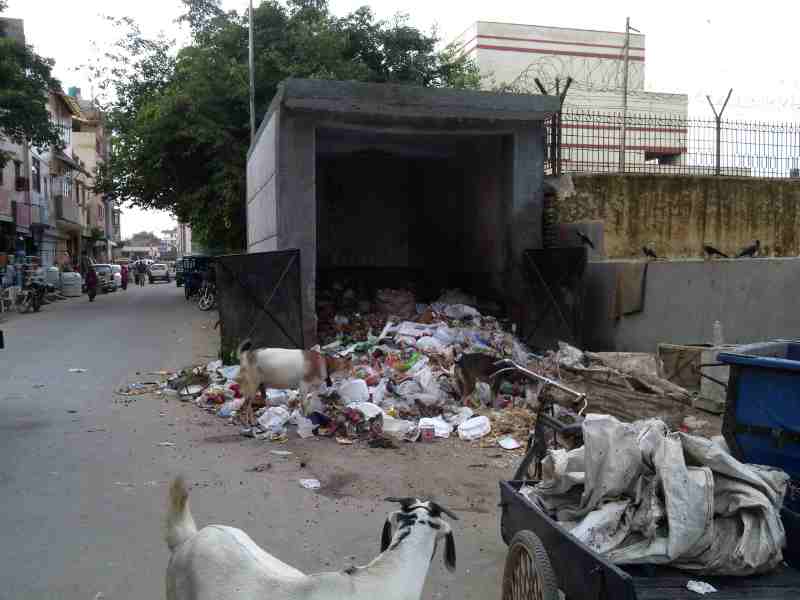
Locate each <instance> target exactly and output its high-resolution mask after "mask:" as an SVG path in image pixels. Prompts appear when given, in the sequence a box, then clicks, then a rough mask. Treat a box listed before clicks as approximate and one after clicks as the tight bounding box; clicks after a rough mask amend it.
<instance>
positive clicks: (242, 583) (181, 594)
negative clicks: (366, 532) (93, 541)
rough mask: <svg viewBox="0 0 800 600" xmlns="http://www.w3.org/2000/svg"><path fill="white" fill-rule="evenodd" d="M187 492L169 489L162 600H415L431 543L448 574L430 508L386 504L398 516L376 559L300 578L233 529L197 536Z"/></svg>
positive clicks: (451, 548)
mask: <svg viewBox="0 0 800 600" xmlns="http://www.w3.org/2000/svg"><path fill="white" fill-rule="evenodd" d="M188 497H189V496H188V491H187V489H186V485H185V483H184V482H183V480H182V479H181V478H178V479H176V480H175V481H173V483H172V486H171V488H170V503H169V510H168V513H167V531H166V539H167V545H168V546H169V549H170V551H171V552H172V556H171V558H170V561H169V566H168V567H167V600H219V599H220V598H227V599H229V600H236V599H238V598H241V599H243V600H244V599H247V600H250V599H261V598H263V599H264V600H375V599H376V598H380V599H381V600H419V598H421V596H422V588H423V586H424V584H425V577H426V576H427V573H428V568H429V566H430V564H431V561H432V560H433V556H434V555H435V553H436V547H437V546H438V543H439V541H441V540H444V543H445V549H444V562H445V565H446V566H447V568H448V569H449V570H450V571H453V570H455V566H456V548H455V542H454V540H453V532H452V530H451V529H450V525H449V524H448V523H447V521H445V520H444V519H443V518H442V515H443V514H445V515H447V516H449V517H451V518H453V519H457V517H456V516H455V515H454V514H453V513H451V512H450V511H448V510H447V509H445V508H443V507H441V506H439V505H438V504H436V503H435V502H426V501H422V500H418V499H416V498H387V500H389V501H394V502H399V503H400V507H401V509H400V510H398V511H395V512H393V513H391V514H390V515H389V517H388V518H387V520H386V524H385V525H384V527H383V534H382V536H381V553H380V554H379V555H378V556H377V557H376V558H375V559H374V560H372V562H370V563H369V564H367V565H365V566H363V567H351V568H348V569H345V570H344V571H337V572H324V573H316V574H313V575H306V574H304V573H302V572H301V571H298V570H297V569H295V568H294V567H291V566H289V565H287V564H286V563H284V562H282V561H280V560H279V559H277V558H275V557H274V556H272V555H271V554H269V553H267V552H265V551H264V550H262V549H261V548H260V547H259V546H258V545H257V544H256V543H255V542H254V541H253V540H252V539H250V537H249V536H248V535H247V534H246V533H244V532H243V531H241V530H240V529H236V528H233V527H225V526H222V525H207V526H206V527H204V528H203V529H201V530H199V531H198V530H197V527H196V526H195V523H194V519H193V518H192V515H191V513H190V511H189V505H188Z"/></svg>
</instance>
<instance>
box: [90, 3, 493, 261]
mask: <svg viewBox="0 0 800 600" xmlns="http://www.w3.org/2000/svg"><path fill="white" fill-rule="evenodd" d="M183 3H184V5H185V7H186V11H185V14H184V15H183V16H182V17H181V18H180V21H181V22H182V23H184V24H186V25H187V26H188V28H189V31H190V33H191V42H190V43H189V44H188V45H187V46H185V47H181V48H177V47H175V45H174V44H173V43H172V42H170V41H169V40H165V39H146V38H145V37H144V36H142V34H141V32H140V31H139V30H138V28H137V27H136V24H135V23H134V22H133V21H131V20H129V19H119V20H116V21H115V24H116V25H117V26H118V27H119V28H120V29H121V31H122V35H121V37H120V39H119V41H118V42H117V45H116V47H115V48H113V49H110V51H109V52H108V53H107V61H106V63H105V65H104V66H103V68H102V69H100V70H96V71H95V72H94V74H93V76H94V78H95V79H96V80H99V81H100V82H101V83H100V85H99V87H100V88H101V89H103V88H104V89H106V90H107V91H108V92H110V95H111V97H112V98H113V100H112V101H111V102H110V103H109V105H108V106H107V110H108V114H109V123H110V125H111V127H112V129H113V131H114V142H113V146H114V151H113V153H112V156H111V159H110V160H109V161H108V162H107V163H106V164H105V165H104V166H103V167H102V168H101V170H100V173H99V178H98V188H99V189H100V190H101V191H103V192H106V193H109V194H111V195H112V196H113V197H114V198H115V199H117V200H118V201H121V202H125V201H127V202H132V203H134V204H136V205H138V206H141V207H143V208H159V209H165V210H169V211H171V212H172V213H174V214H175V215H176V216H177V217H178V218H179V219H180V220H182V221H184V222H188V223H190V224H191V226H192V229H193V235H194V236H195V238H196V239H197V240H198V242H200V243H201V244H203V245H206V246H216V247H220V246H223V247H227V248H229V249H239V248H242V247H243V246H244V242H245V231H244V223H245V202H244V197H245V185H246V180H245V172H246V156H247V149H248V145H249V135H250V133H249V99H248V98H249V96H248V94H249V92H248V81H249V79H248V65H247V59H248V51H247V47H248V42H247V40H248V19H247V15H246V14H239V13H237V12H235V11H230V12H225V11H223V10H222V9H221V7H220V5H219V1H218V0H183ZM253 21H254V38H255V39H254V47H255V72H256V75H255V80H256V90H255V92H256V94H255V95H256V114H257V117H258V118H257V121H259V120H260V118H261V116H262V115H263V114H264V113H265V112H266V110H267V108H268V106H269V102H270V101H271V99H272V97H273V96H274V94H275V92H276V90H277V86H278V84H279V83H280V82H281V81H282V80H283V79H286V78H287V77H308V78H321V79H345V80H360V81H374V82H396V83H408V84H416V85H421V86H440V87H441V86H452V87H469V88H477V87H478V84H479V83H480V79H479V76H478V72H477V69H476V68H475V66H474V65H473V64H472V63H471V62H469V61H468V60H466V59H463V58H462V59H457V58H456V57H455V53H454V52H453V50H452V49H446V50H445V51H443V52H437V50H436V45H437V42H438V40H437V38H436V36H435V35H434V34H425V33H423V32H420V31H419V30H417V29H415V28H413V27H411V26H410V25H408V22H407V19H406V18H404V17H396V18H395V19H393V20H392V21H388V22H387V21H379V20H376V18H375V16H374V15H373V13H372V12H371V11H370V9H368V8H361V9H359V10H357V11H356V12H354V13H353V14H351V15H348V16H346V17H344V18H338V17H336V16H335V15H333V14H331V12H330V11H329V9H328V5H327V2H325V1H324V0H290V1H289V2H288V3H281V2H278V1H275V0H266V1H263V2H261V3H260V4H259V5H258V6H257V8H255V9H254V13H253ZM257 125H258V123H257Z"/></svg>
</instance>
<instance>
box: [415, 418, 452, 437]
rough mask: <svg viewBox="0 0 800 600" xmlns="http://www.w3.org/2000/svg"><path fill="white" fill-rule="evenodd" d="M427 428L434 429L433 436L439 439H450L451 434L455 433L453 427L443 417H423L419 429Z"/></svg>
mask: <svg viewBox="0 0 800 600" xmlns="http://www.w3.org/2000/svg"><path fill="white" fill-rule="evenodd" d="M426 427H433V435H434V436H435V437H438V438H449V437H450V432H451V431H453V427H452V425H450V423H448V422H447V421H445V420H444V419H443V418H442V417H435V418H430V417H423V418H422V419H420V420H419V428H420V429H425V428H426Z"/></svg>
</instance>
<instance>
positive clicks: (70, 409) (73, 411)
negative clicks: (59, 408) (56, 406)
mask: <svg viewBox="0 0 800 600" xmlns="http://www.w3.org/2000/svg"><path fill="white" fill-rule="evenodd" d="M67 412H68V413H69V414H71V415H74V414H75V413H76V412H78V411H77V410H75V409H74V408H68V409H67Z"/></svg>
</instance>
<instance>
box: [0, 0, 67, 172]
mask: <svg viewBox="0 0 800 600" xmlns="http://www.w3.org/2000/svg"><path fill="white" fill-rule="evenodd" d="M6 5H7V2H6V0H0V12H2V11H4V10H5V9H6ZM2 28H3V23H2V22H0V137H4V138H6V139H8V140H10V141H11V142H13V143H15V144H20V145H23V144H26V143H30V144H33V145H34V146H36V147H39V148H46V147H51V146H52V147H56V148H60V147H62V146H63V143H62V142H61V137H60V135H59V131H58V128H57V127H56V126H55V124H54V123H51V122H50V117H49V114H48V112H47V93H48V91H49V90H53V89H60V87H61V85H60V84H59V82H58V81H57V80H56V79H55V78H54V77H53V76H52V69H53V65H54V64H55V63H54V61H53V60H52V59H48V58H42V57H41V56H39V55H38V54H36V53H35V52H34V51H33V48H31V47H30V46H26V45H24V44H21V43H20V42H19V41H18V40H16V39H13V38H12V37H10V36H6V32H5V31H3V30H2ZM10 157H11V154H9V153H6V152H0V166H3V165H5V163H6V162H7V161H8V160H9V158H10Z"/></svg>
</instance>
